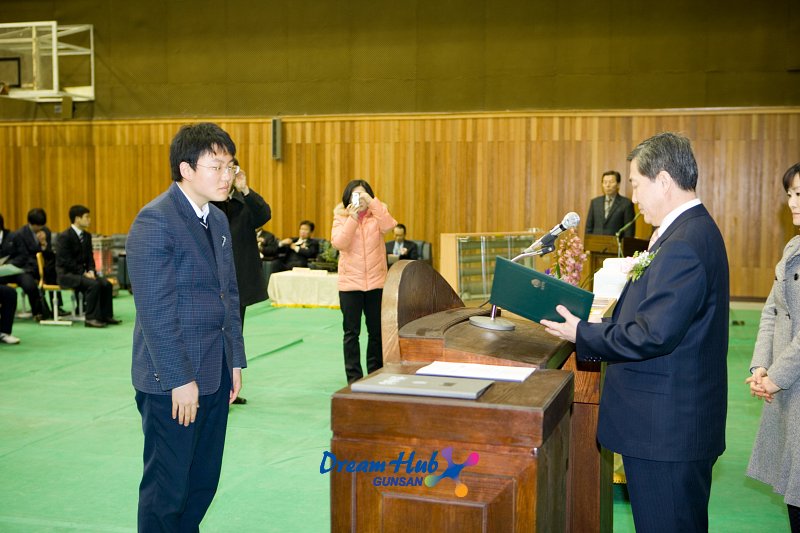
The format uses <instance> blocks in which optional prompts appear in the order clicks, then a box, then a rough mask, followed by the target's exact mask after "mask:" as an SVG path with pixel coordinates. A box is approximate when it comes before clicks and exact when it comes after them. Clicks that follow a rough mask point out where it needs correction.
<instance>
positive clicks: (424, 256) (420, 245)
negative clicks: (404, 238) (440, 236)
mask: <svg viewBox="0 0 800 533" xmlns="http://www.w3.org/2000/svg"><path fill="white" fill-rule="evenodd" d="M409 240H410V241H411V242H413V243H414V244H416V245H417V252H418V253H419V257H418V259H419V260H420V261H425V262H426V263H428V264H429V265H432V264H433V254H432V253H431V243H430V242H428V241H418V240H415V239H409Z"/></svg>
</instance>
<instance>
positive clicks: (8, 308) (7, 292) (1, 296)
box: [0, 285, 17, 333]
mask: <svg viewBox="0 0 800 533" xmlns="http://www.w3.org/2000/svg"><path fill="white" fill-rule="evenodd" d="M16 312H17V291H16V290H15V289H12V288H11V287H7V286H6V285H0V333H11V328H13V327H14V313H16Z"/></svg>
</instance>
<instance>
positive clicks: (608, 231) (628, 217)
mask: <svg viewBox="0 0 800 533" xmlns="http://www.w3.org/2000/svg"><path fill="white" fill-rule="evenodd" d="M620 179H621V177H620V175H619V172H617V171H616V170H607V171H606V172H603V196H598V197H597V198H594V199H593V200H592V202H591V204H589V215H588V216H587V217H586V234H587V235H616V233H617V232H618V231H619V230H620V229H622V227H623V226H624V225H625V224H627V223H628V222H631V221H632V220H633V218H634V216H635V214H634V212H633V202H631V201H630V200H628V199H627V198H625V197H624V196H622V195H621V194H619V183H620ZM635 233H636V227H635V226H634V225H633V224H631V225H630V226H629V227H628V228H626V229H625V230H624V231H623V232H622V234H621V235H620V236H621V237H633V235H634V234H635Z"/></svg>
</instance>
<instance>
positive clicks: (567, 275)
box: [545, 229, 586, 286]
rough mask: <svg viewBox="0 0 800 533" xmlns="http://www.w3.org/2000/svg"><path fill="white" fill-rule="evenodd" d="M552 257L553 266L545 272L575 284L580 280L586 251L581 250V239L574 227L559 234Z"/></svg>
mask: <svg viewBox="0 0 800 533" xmlns="http://www.w3.org/2000/svg"><path fill="white" fill-rule="evenodd" d="M554 259H555V260H554V261H553V266H552V267H550V268H548V269H547V270H546V271H545V273H546V274H548V275H550V276H553V277H554V278H558V279H561V280H564V281H566V282H567V283H570V284H572V285H575V286H577V285H578V284H579V283H580V281H581V272H583V263H584V262H585V261H586V252H585V251H584V250H583V241H582V240H581V238H580V237H579V236H578V234H577V233H576V232H575V230H574V229H569V230H567V231H565V232H564V233H562V234H561V237H560V238H559V240H558V246H557V247H556V252H555V258H554Z"/></svg>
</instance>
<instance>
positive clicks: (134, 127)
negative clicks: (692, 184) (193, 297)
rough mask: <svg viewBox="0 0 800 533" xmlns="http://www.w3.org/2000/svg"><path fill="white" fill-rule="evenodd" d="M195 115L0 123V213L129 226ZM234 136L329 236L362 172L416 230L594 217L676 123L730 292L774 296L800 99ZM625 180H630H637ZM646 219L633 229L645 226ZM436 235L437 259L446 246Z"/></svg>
mask: <svg viewBox="0 0 800 533" xmlns="http://www.w3.org/2000/svg"><path fill="white" fill-rule="evenodd" d="M184 122H185V121H183V120H150V121H147V120H131V121H113V122H111V121H95V122H77V121H75V122H64V123H42V122H37V123H0V151H1V152H0V155H2V157H0V213H2V214H3V215H4V216H5V219H6V226H8V227H11V228H16V227H18V226H20V225H21V224H22V223H23V222H24V221H25V214H26V213H27V210H28V209H30V208H31V207H37V206H41V207H44V208H45V209H46V210H47V212H48V219H49V225H50V227H51V228H52V229H53V230H54V231H60V230H63V229H64V228H65V227H66V226H67V223H68V220H67V218H68V217H67V210H68V208H69V206H70V205H72V204H75V203H83V204H86V205H88V206H89V207H90V208H91V209H92V215H93V216H92V219H93V225H94V231H95V232H99V233H105V234H110V233H124V232H126V231H127V230H128V227H129V225H130V223H131V221H132V220H133V218H134V216H135V215H136V212H137V211H138V210H139V209H140V208H141V207H142V206H143V205H144V204H145V203H147V202H148V201H150V200H151V199H152V198H154V197H155V196H157V195H158V194H160V193H161V192H162V191H164V190H165V189H166V188H167V186H168V185H169V184H170V182H171V178H170V170H169V157H168V152H169V143H170V140H171V138H172V136H173V135H174V134H175V132H176V131H177V129H178V128H179V127H180V125H181V124H183V123H184ZM218 122H219V123H220V125H222V126H223V127H224V128H225V129H227V130H228V131H229V132H230V133H231V136H232V137H233V139H234V140H235V141H236V143H237V147H238V156H239V160H240V163H241V165H242V167H243V168H244V169H246V171H247V173H248V177H249V180H250V184H251V186H252V188H253V189H254V190H256V191H258V192H259V193H261V194H262V195H263V196H264V197H265V198H266V199H267V201H268V202H269V203H270V204H271V205H272V208H273V220H272V221H271V222H270V223H269V224H268V225H267V227H268V229H270V230H271V231H273V232H274V233H275V234H276V235H278V236H280V237H285V236H292V235H295V234H296V232H297V224H298V222H299V221H300V220H301V219H306V218H307V219H310V220H313V221H314V222H315V223H316V225H317V231H316V233H317V235H318V236H321V237H329V235H330V228H331V222H332V210H333V207H334V206H335V205H336V204H337V203H338V202H339V201H340V200H341V193H342V189H343V188H344V185H345V184H346V183H347V181H349V180H350V179H355V178H362V179H366V180H368V181H369V182H370V184H371V185H372V186H373V188H374V190H375V192H376V194H377V195H378V197H379V198H380V199H381V200H383V201H384V202H386V203H387V204H388V205H389V209H390V211H391V212H392V214H393V215H394V216H395V218H397V219H398V220H399V221H401V222H403V223H405V224H406V225H407V226H408V228H409V235H410V236H411V237H413V238H419V239H425V240H428V241H431V242H433V243H437V242H438V241H439V239H438V235H439V234H440V233H452V232H484V231H519V230H524V229H527V228H531V227H539V228H544V229H549V228H550V227H552V226H553V225H554V224H555V223H556V222H558V221H559V220H560V219H561V217H562V216H563V214H564V213H565V212H567V211H570V210H574V211H577V212H578V213H579V214H580V215H581V216H582V217H585V215H586V212H587V209H588V204H589V200H590V199H591V198H592V197H594V196H597V195H598V194H600V192H601V190H600V175H601V174H602V172H603V171H605V170H608V169H617V170H619V171H620V172H621V173H622V174H623V176H627V173H628V170H627V163H626V161H625V159H626V156H627V154H628V153H629V152H630V150H631V149H632V148H633V147H634V146H635V145H636V144H637V143H638V142H640V141H641V140H643V139H645V138H647V137H649V136H651V135H653V134H655V133H657V132H659V131H664V130H675V131H681V132H683V133H685V134H686V135H688V136H689V137H690V138H691V139H692V140H693V142H694V148H695V153H696V156H697V160H698V165H699V168H700V181H699V185H698V192H699V195H700V197H701V199H702V200H703V202H704V203H705V204H706V205H707V207H708V208H709V210H710V211H711V213H712V214H713V215H714V216H715V218H716V220H717V222H718V224H719V226H720V228H721V230H722V232H723V235H724V237H725V241H726V244H727V246H728V252H729V257H730V261H731V267H732V287H731V288H732V294H733V295H734V296H737V297H759V298H763V297H765V296H766V295H767V293H768V292H769V288H770V284H771V280H772V277H773V276H772V274H771V271H772V268H773V265H774V263H775V262H776V261H777V259H778V258H779V257H780V253H781V250H782V249H783V246H784V244H785V243H786V241H787V240H788V239H789V238H790V237H791V236H792V235H793V234H794V228H793V227H792V225H791V219H790V217H789V216H788V215H787V209H786V206H785V198H784V192H783V189H782V187H781V184H780V181H779V178H780V176H781V175H782V173H783V172H784V170H785V169H786V168H788V166H789V165H791V164H793V163H795V162H797V161H798V160H800V110H799V109H796V108H779V109H735V110H687V111H663V112H659V111H640V112H630V111H624V112H602V113H600V112H583V113H581V112H569V113H566V112H565V113H555V112H554V113H533V112H531V113H502V114H431V115H373V116H332V117H305V116H297V117H284V118H283V139H284V143H283V158H282V159H281V160H279V161H278V160H273V159H272V155H271V147H270V146H271V123H270V120H269V119H219V120H218ZM628 190H629V187H628V184H627V180H623V184H622V192H623V194H626V195H628ZM649 234H650V228H649V226H647V225H646V224H644V223H643V222H642V221H639V223H638V225H637V236H639V237H642V238H647V237H648V236H649ZM435 255H436V250H435V249H434V260H435V261H436V257H435Z"/></svg>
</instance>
